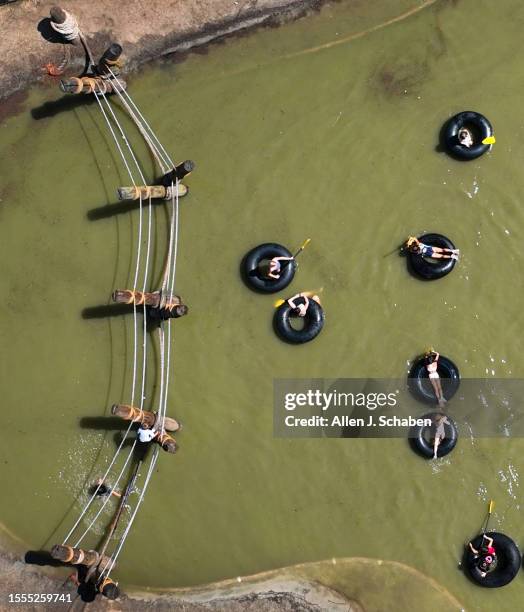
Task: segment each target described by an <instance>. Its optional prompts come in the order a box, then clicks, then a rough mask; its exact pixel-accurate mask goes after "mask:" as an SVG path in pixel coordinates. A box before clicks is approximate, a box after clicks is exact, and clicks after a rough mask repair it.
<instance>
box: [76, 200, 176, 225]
mask: <svg viewBox="0 0 524 612" xmlns="http://www.w3.org/2000/svg"><path fill="white" fill-rule="evenodd" d="M165 203H166V201H165V200H155V199H151V204H152V205H153V206H158V205H162V204H165ZM147 206H148V203H144V201H142V207H147ZM139 208H140V200H124V201H122V202H114V203H113V204H106V205H105V206H98V207H97V208H92V209H91V210H88V211H87V218H88V219H89V220H90V221H99V220H100V219H109V218H110V217H114V216H115V215H123V214H126V213H128V212H131V211H133V210H138V209H139Z"/></svg>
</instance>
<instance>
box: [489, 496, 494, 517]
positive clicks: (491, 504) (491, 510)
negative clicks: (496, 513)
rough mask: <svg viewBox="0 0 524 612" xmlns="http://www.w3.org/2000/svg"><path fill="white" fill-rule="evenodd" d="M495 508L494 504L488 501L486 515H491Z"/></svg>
mask: <svg viewBox="0 0 524 612" xmlns="http://www.w3.org/2000/svg"><path fill="white" fill-rule="evenodd" d="M494 507H495V502H494V501H493V500H492V499H490V500H489V508H488V514H491V513H492V512H493V508H494Z"/></svg>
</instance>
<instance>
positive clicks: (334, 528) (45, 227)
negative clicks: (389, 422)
mask: <svg viewBox="0 0 524 612" xmlns="http://www.w3.org/2000/svg"><path fill="white" fill-rule="evenodd" d="M383 4H385V3H379V2H370V3H361V2H355V3H353V2H348V3H345V2H343V3H340V4H336V5H334V6H332V7H326V8H324V9H323V10H322V11H321V12H320V13H319V14H316V15H314V16H312V17H310V18H309V19H305V20H301V21H299V22H296V23H294V24H290V25H286V26H284V27H281V28H274V29H264V30H259V31H257V32H256V33H253V34H251V35H250V36H247V37H241V38H236V39H230V40H228V41H227V42H225V43H223V44H220V45H212V46H210V47H209V49H208V53H206V54H198V55H197V54H194V55H190V56H189V57H188V58H187V59H186V60H185V61H184V62H183V63H173V62H169V61H166V62H163V63H162V64H159V65H154V66H147V67H145V68H144V69H143V70H142V72H141V73H140V74H139V75H136V76H134V77H133V78H131V79H130V80H129V91H130V93H131V94H132V95H133V96H134V99H135V100H136V102H137V103H138V104H139V106H140V107H141V108H142V110H143V111H144V112H145V114H146V116H147V117H148V119H150V121H151V124H152V125H153V127H154V128H155V130H156V132H157V133H158V134H159V136H160V139H161V140H162V142H163V143H164V144H165V145H166V147H167V149H168V150H169V151H170V152H172V153H173V156H174V157H175V159H177V160H179V161H181V160H183V159H187V158H190V159H194V160H195V161H196V163H197V165H198V168H197V170H196V171H195V172H194V174H193V175H192V176H191V177H189V178H188V180H187V184H188V185H189V186H190V195H189V197H187V198H185V199H183V200H181V202H180V230H181V234H180V255H179V260H178V273H177V286H176V289H177V293H180V294H181V295H182V296H183V297H184V300H185V301H186V303H187V304H189V306H190V314H189V316H188V317H186V318H184V319H181V320H177V321H175V322H174V326H173V329H174V341H173V354H174V376H173V378H172V384H171V387H170V395H169V409H168V414H170V415H171V416H175V417H177V418H179V419H180V420H181V421H182V422H183V424H184V429H183V431H182V432H180V434H178V435H177V440H178V442H179V445H180V450H179V453H178V454H177V455H176V456H171V455H167V454H164V453H163V454H162V456H161V457H160V458H159V462H158V464H157V468H156V472H155V474H154V476H153V479H152V481H151V485H150V488H149V490H148V492H147V495H146V498H145V501H144V503H143V505H142V507H141V509H140V511H139V515H138V517H137V520H136V523H135V525H134V527H133V531H132V533H131V534H130V536H129V538H128V541H127V543H126V547H125V549H124V551H123V553H122V555H121V556H120V558H119V568H118V571H117V572H116V573H115V575H116V576H117V577H118V578H119V579H120V580H121V581H122V582H123V584H124V585H129V584H135V585H148V586H152V587H177V586H189V585H197V584H202V583H204V582H208V581H213V580H218V579H222V578H229V577H235V576H245V575H248V574H252V573H255V572H259V571H263V570H266V569H272V568H276V567H282V566H287V565H291V564H294V563H299V562H304V561H316V560H320V559H330V558H332V557H351V556H366V557H376V558H383V559H389V560H396V561H401V562H403V563H406V564H408V565H411V566H413V567H415V568H417V569H419V570H421V571H422V572H424V573H426V574H427V575H429V576H431V577H433V578H435V579H436V580H437V581H438V582H439V583H441V584H442V585H443V586H445V587H446V588H447V589H449V591H450V592H451V593H453V594H454V595H455V596H456V597H457V598H458V599H459V600H460V601H462V602H463V603H464V604H465V606H466V607H467V609H470V610H482V609H487V608H488V607H489V608H493V607H494V608H495V609H498V610H509V609H515V608H517V609H518V606H519V602H520V601H521V600H522V597H523V595H524V584H523V580H524V575H523V574H522V573H521V574H519V575H518V576H517V577H516V578H515V580H514V581H513V583H511V584H510V585H509V586H507V587H506V588H504V589H501V590H486V589H480V588H479V587H476V586H474V585H472V584H471V583H470V582H469V581H468V580H467V579H466V578H465V577H464V575H463V573H461V571H459V570H458V569H457V565H458V563H459V561H460V558H461V554H462V546H463V542H464V540H465V539H467V538H468V537H471V536H472V535H473V534H474V533H475V532H476V531H477V529H478V528H479V526H480V524H481V523H482V520H483V518H484V516H485V511H486V507H487V501H488V500H489V499H490V498H493V499H495V502H496V507H495V513H494V516H493V519H492V523H491V526H492V527H493V528H496V529H500V530H501V531H503V532H505V533H507V534H509V535H510V536H512V537H513V538H514V539H515V540H516V542H517V543H518V544H519V545H521V544H524V528H523V527H522V520H521V517H522V514H521V513H522V510H521V505H522V502H523V493H522V490H521V489H520V473H521V471H522V468H523V467H524V459H523V456H524V441H523V440H521V439H493V440H487V439H474V438H471V437H470V436H468V435H467V432H464V433H463V435H462V436H461V439H460V441H459V444H458V446H457V448H456V450H455V451H454V452H453V453H452V454H451V455H449V456H448V457H447V458H445V459H442V460H440V461H438V462H436V463H434V462H427V461H424V460H422V459H419V458H418V457H417V456H415V455H414V454H413V453H412V452H411V450H410V449H409V447H408V445H407V443H406V442H405V441H404V440H337V439H332V438H330V439H312V440H303V439H302V440H285V439H276V438H274V436H273V406H272V400H273V379H274V378H286V377H289V378H291V377H297V378H320V377H326V378H337V377H383V378H387V377H390V378H402V377H404V376H405V374H406V372H407V370H408V367H409V365H408V362H409V361H410V360H411V359H413V357H414V356H416V355H417V354H418V353H419V352H421V351H422V350H423V349H424V347H425V346H427V345H428V344H433V345H434V346H435V347H437V348H438V349H439V350H440V351H441V352H442V353H444V354H446V355H448V356H449V357H451V358H452V359H453V360H454V361H455V362H456V363H457V364H458V366H459V368H460V371H461V374H462V376H464V377H469V378H474V377H481V378H482V377H499V378H505V377H515V378H517V377H522V376H524V362H523V361H522V357H521V355H522V348H521V342H520V338H519V332H520V329H521V326H522V324H523V323H524V316H523V314H522V307H521V303H520V299H521V295H522V283H521V278H520V277H521V274H520V269H521V266H522V256H521V252H520V251H521V248H520V245H521V238H520V237H521V236H522V234H523V232H524V212H523V208H522V205H521V202H520V196H521V193H522V191H523V188H524V178H523V175H522V168H523V167H524V149H523V148H522V147H521V146H520V143H521V142H522V140H523V137H524V121H523V119H522V100H523V99H524V86H523V85H522V84H521V82H520V80H519V76H518V75H520V74H521V73H522V71H523V69H524V60H523V59H522V56H521V55H520V54H519V53H518V50H519V49H520V45H521V39H522V25H523V23H524V7H523V6H522V3H521V2H518V1H517V0H506V1H505V2H504V3H494V2H488V1H487V0H485V1H482V0H460V1H457V2H443V1H442V2H438V1H437V2H436V3H434V4H433V5H431V6H428V7H426V8H424V9H423V10H421V11H419V12H417V13H415V14H413V15H411V16H410V17H408V18H406V19H403V20H398V21H396V22H394V23H391V24H390V25H387V26H385V27H383V28H376V29H375V30H374V31H372V32H370V33H369V34H366V35H363V36H360V37H356V38H354V39H352V40H349V41H346V42H341V43H340V44H332V45H330V46H328V47H326V48H323V49H318V50H316V51H311V52H307V53H303V52H304V51H307V50H311V49H313V48H315V47H319V46H322V45H325V44H326V43H333V42H337V41H341V40H342V39H344V38H348V37H349V36H350V35H352V34H356V33H358V32H362V31H365V30H367V29H369V28H373V27H375V26H377V25H378V24H381V23H384V22H386V21H388V20H390V19H392V18H394V17H396V16H399V15H402V14H403V13H405V12H406V11H408V10H409V9H410V8H412V7H413V6H415V5H416V3H415V4H413V5H412V4H410V3H409V2H393V3H388V6H387V7H385V6H383ZM420 4H421V3H419V4H418V5H420ZM418 5H417V6H418ZM58 97H59V94H58V93H57V91H56V90H55V89H52V88H45V89H39V90H35V91H32V92H30V95H29V98H28V100H27V102H26V103H25V104H24V108H23V111H22V112H21V113H20V114H19V115H17V116H16V117H11V118H9V119H7V120H6V121H4V122H3V124H2V125H1V127H0V129H1V132H0V134H1V140H0V151H1V157H2V180H1V184H0V255H1V259H2V262H3V273H2V275H1V277H0V291H1V295H2V300H1V302H0V312H1V317H0V332H1V335H0V339H1V344H2V347H3V350H4V356H3V359H2V366H1V370H0V372H1V377H0V380H1V388H2V391H3V431H4V436H3V442H2V445H1V447H0V461H1V465H2V469H1V470H0V486H1V488H2V490H3V491H8V492H9V494H8V498H7V501H6V498H5V497H4V502H3V503H2V504H1V505H0V521H1V522H3V523H4V524H5V525H6V527H7V528H8V529H9V530H10V531H11V532H13V533H14V534H16V535H17V536H18V537H19V538H20V539H21V540H22V541H23V542H24V543H25V545H26V546H27V547H28V548H32V549H39V548H42V547H49V546H50V545H51V544H53V543H55V542H56V541H61V539H62V538H63V537H64V535H65V534H66V533H67V531H68V530H69V528H70V527H71V525H72V523H73V521H74V520H75V518H76V515H77V514H78V512H79V510H80V508H81V507H82V505H83V504H84V503H85V501H86V499H87V493H86V492H85V489H86V486H87V485H86V483H89V482H91V481H92V480H94V479H95V478H96V477H98V476H100V475H101V473H103V467H104V465H106V462H107V461H108V460H109V458H110V457H111V456H112V453H113V452H114V449H115V433H116V430H114V429H111V430H109V431H108V430H107V429H106V427H105V424H104V420H103V418H98V417H104V416H105V417H107V416H109V414H110V412H109V411H110V406H111V404H112V403H115V402H129V401H130V397H129V389H130V385H131V374H132V368H131V360H132V338H133V335H132V332H133V317H132V315H131V316H130V315H126V316H112V317H107V316H98V317H95V316H93V313H94V314H96V312H97V311H96V310H95V311H88V312H87V315H86V312H85V309H86V308H91V307H96V306H103V305H104V304H108V303H109V297H110V294H111V292H112V291H113V290H114V289H116V288H123V287H127V286H130V285H131V284H132V275H133V271H134V269H133V266H134V262H133V254H134V251H135V248H136V232H137V224H138V211H137V210H132V211H129V212H125V213H121V214H115V215H112V216H109V217H105V218H99V219H94V218H93V217H94V216H96V215H93V214H92V213H90V212H89V211H92V210H93V209H96V208H99V207H102V206H105V205H107V204H109V203H114V202H115V201H116V192H115V190H116V187H117V186H118V185H123V184H128V182H129V179H127V178H126V176H125V173H124V171H123V169H122V167H121V165H120V164H119V163H118V162H119V160H118V159H117V156H116V153H115V150H114V147H113V145H112V142H111V140H110V137H109V135H108V132H107V130H106V127H105V125H104V123H103V119H102V117H101V115H100V113H99V111H98V108H97V106H96V105H95V104H91V105H88V106H78V107H77V108H74V109H71V110H69V111H64V112H59V113H57V114H55V115H54V116H50V117H45V118H40V119H35V118H33V116H32V115H31V113H30V111H31V109H35V108H37V107H40V106H41V105H42V104H44V103H45V102H46V101H49V100H54V99H57V98H58ZM467 109H468V110H469V109H472V110H477V111H479V112H481V113H483V114H485V115H486V116H487V117H488V118H489V119H490V120H491V122H492V124H493V125H494V128H495V134H496V137H497V144H496V145H495V146H494V147H493V150H492V152H491V153H490V154H489V155H485V156H483V157H481V158H480V159H478V160H476V161H473V162H470V163H460V162H457V161H454V160H452V159H450V158H449V157H448V156H447V155H445V154H443V153H441V152H438V151H437V150H436V146H437V144H438V132H439V129H440V127H441V125H442V123H443V122H444V121H445V120H446V119H447V118H448V117H449V116H451V115H452V114H454V113H456V112H459V111H461V110H467ZM126 126H127V127H128V128H129V132H130V133H133V134H134V132H133V127H132V125H131V123H130V122H127V123H126ZM134 142H135V144H136V146H137V150H138V151H139V153H140V156H141V159H145V160H146V161H147V163H146V168H145V169H146V170H147V172H148V176H153V166H152V163H151V161H150V160H149V157H148V155H147V152H146V150H145V147H144V146H143V145H142V143H141V141H140V138H139V136H138V135H136V134H135V137H134ZM154 211H155V212H154V233H155V236H156V242H155V245H156V246H155V249H154V252H153V260H154V273H153V276H152V278H153V280H152V282H151V284H150V287H151V288H153V289H156V288H157V286H158V279H159V278H160V275H161V270H162V263H163V256H164V253H165V249H166V238H167V219H168V217H167V212H166V210H164V208H163V207H162V206H156V207H155V208H154ZM424 231H437V232H440V233H443V234H445V235H447V236H449V237H450V238H451V239H452V240H453V241H454V242H455V243H456V245H457V246H458V247H460V249H461V253H462V258H461V261H460V263H459V265H458V267H457V268H456V269H455V271H454V272H453V273H452V274H450V275H449V276H447V277H446V278H445V279H443V280H441V281H438V282H436V283H423V282H420V281H417V280H416V279H414V278H413V277H411V276H410V275H409V274H408V272H407V271H406V267H405V261H404V260H402V259H400V258H398V257H396V256H395V255H392V256H388V257H384V255H386V254H387V253H388V252H390V251H392V250H393V249H394V248H395V247H396V246H397V245H398V244H399V243H400V242H401V241H402V240H403V239H404V238H405V237H406V236H407V235H409V234H420V233H422V232H424ZM306 237H311V238H312V242H311V244H310V245H309V246H308V249H307V250H306V251H305V252H304V254H303V255H301V261H300V268H299V271H298V274H297V276H296V277H295V281H294V283H293V285H292V286H291V287H290V288H289V290H288V292H289V293H290V292H295V290H296V291H300V290H310V289H316V290H319V289H320V288H322V294H321V296H322V302H323V305H324V307H325V311H326V317H327V319H326V325H325V328H324V330H323V332H322V333H321V334H320V336H319V337H318V338H317V339H316V340H315V341H314V342H312V343H310V344H307V345H304V346H298V347H297V346H290V345H287V344H284V343H282V342H281V341H279V340H278V339H277V338H276V336H275V335H274V333H273V331H272V326H271V320H272V313H273V303H274V301H275V299H276V298H277V297H279V296H264V295H262V296H261V295H257V294H255V293H253V292H251V291H250V290H248V289H247V288H246V287H245V286H244V285H243V284H242V282H241V279H240V276H239V273H238V268H239V262H240V260H241V258H242V256H243V255H244V253H245V252H246V251H247V250H249V249H250V248H252V247H253V246H255V245H257V244H259V243H262V242H267V241H275V242H280V243H282V244H285V245H287V246H288V247H289V248H290V249H292V250H293V249H294V248H297V247H298V246H299V245H300V244H301V243H302V242H303V240H304V239H305V238H306ZM282 297H285V294H283V295H282ZM89 312H91V314H89ZM83 313H84V314H83ZM98 314H100V315H102V314H103V312H102V313H101V312H99V313H98ZM139 321H140V322H141V318H140V319H139ZM149 346H150V350H151V354H150V358H151V359H150V364H151V365H150V370H149V373H148V381H149V382H148V388H147V398H146V407H148V403H149V402H150V401H151V402H152V405H153V406H154V402H155V399H156V398H157V394H158V387H157V386H154V381H155V379H156V374H157V367H158V348H157V343H156V339H155V338H154V337H153V336H152V337H151V341H150V342H149ZM82 419H84V420H83V421H82ZM112 509H113V510H114V506H112ZM103 516H104V517H105V520H106V523H107V522H109V521H110V520H111V516H112V511H110V510H109V506H108V507H107V508H106V510H105V511H104V514H103ZM100 534H101V531H100V530H99V531H98V532H95V536H100ZM95 543H96V537H94V538H93V540H92V541H90V542H89V544H91V545H94V544H95ZM384 609H387V602H385V604H384ZM413 609H424V608H423V605H422V604H419V603H414V608H413Z"/></svg>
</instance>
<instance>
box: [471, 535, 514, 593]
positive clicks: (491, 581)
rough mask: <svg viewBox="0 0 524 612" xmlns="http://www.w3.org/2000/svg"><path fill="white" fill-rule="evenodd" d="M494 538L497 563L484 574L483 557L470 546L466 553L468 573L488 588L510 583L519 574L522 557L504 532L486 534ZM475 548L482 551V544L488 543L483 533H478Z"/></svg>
mask: <svg viewBox="0 0 524 612" xmlns="http://www.w3.org/2000/svg"><path fill="white" fill-rule="evenodd" d="M486 535H487V536H488V537H490V538H493V548H494V549H495V554H496V565H494V567H493V569H491V570H490V571H488V572H487V573H486V575H485V576H482V573H481V569H480V567H479V565H480V561H481V557H479V556H478V555H475V554H474V553H473V552H472V550H471V549H470V547H469V546H467V547H466V550H465V553H464V568H465V570H466V572H467V575H468V576H469V577H470V578H471V579H472V580H473V581H474V582H476V583H477V584H480V585H481V586H483V587H487V588H497V587H501V586H504V585H506V584H508V583H510V582H511V581H512V580H513V578H515V576H516V575H517V573H518V571H519V569H520V566H521V563H522V557H521V554H520V551H519V549H518V546H517V545H516V544H515V542H514V541H513V540H512V539H511V538H509V537H508V536H507V535H504V534H503V533H498V532H496V531H490V532H489V533H487V534H486ZM471 544H472V545H473V548H475V550H478V551H480V552H481V556H482V551H481V549H482V546H483V545H485V544H486V542H485V539H484V537H483V536H482V534H480V535H478V536H477V537H476V538H475V539H474V540H473V541H472V542H471Z"/></svg>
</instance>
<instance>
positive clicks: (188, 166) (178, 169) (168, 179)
mask: <svg viewBox="0 0 524 612" xmlns="http://www.w3.org/2000/svg"><path fill="white" fill-rule="evenodd" d="M195 168H196V164H195V162H194V161H192V160H191V159H186V161H183V162H182V163H181V164H178V166H175V167H174V168H173V170H171V171H170V172H168V173H167V174H164V176H163V177H162V179H161V182H162V184H163V185H171V183H175V182H176V179H178V180H179V181H181V180H182V179H183V178H184V177H185V176H187V175H188V174H191V172H193V170H194V169H195Z"/></svg>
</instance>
